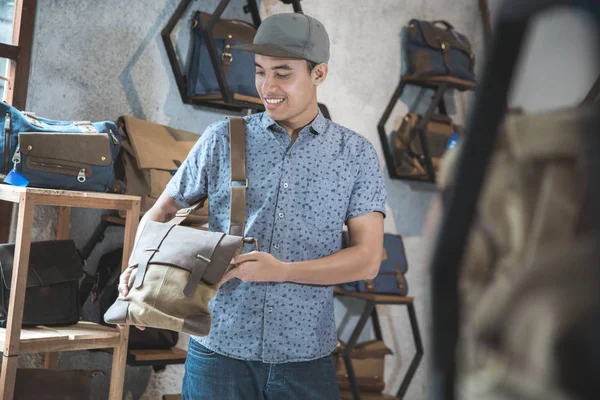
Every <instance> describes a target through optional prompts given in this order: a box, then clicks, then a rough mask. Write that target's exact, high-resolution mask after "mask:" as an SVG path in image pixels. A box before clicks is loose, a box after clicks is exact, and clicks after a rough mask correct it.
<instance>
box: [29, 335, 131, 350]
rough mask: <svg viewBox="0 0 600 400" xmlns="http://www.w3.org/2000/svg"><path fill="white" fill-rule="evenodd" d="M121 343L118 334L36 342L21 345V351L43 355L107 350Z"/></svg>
mask: <svg viewBox="0 0 600 400" xmlns="http://www.w3.org/2000/svg"><path fill="white" fill-rule="evenodd" d="M119 343H120V337H119V335H118V333H115V334H113V336H112V337H107V338H103V339H99V338H93V337H89V338H79V339H76V340H69V339H68V338H57V339H51V338H49V339H44V340H39V339H38V340H34V341H31V342H28V343H21V347H20V349H19V351H20V353H21V354H31V353H41V352H59V351H74V350H89V349H106V348H114V347H115V346H117V345H118V344H119Z"/></svg>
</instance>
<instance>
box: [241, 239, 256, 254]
mask: <svg viewBox="0 0 600 400" xmlns="http://www.w3.org/2000/svg"><path fill="white" fill-rule="evenodd" d="M243 242H244V244H253V245H255V246H256V251H260V248H259V246H258V239H257V238H253V237H247V238H244V239H243Z"/></svg>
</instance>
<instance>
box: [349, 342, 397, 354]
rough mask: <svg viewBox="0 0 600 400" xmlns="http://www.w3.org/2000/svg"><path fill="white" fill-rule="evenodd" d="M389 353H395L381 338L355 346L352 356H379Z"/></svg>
mask: <svg viewBox="0 0 600 400" xmlns="http://www.w3.org/2000/svg"><path fill="white" fill-rule="evenodd" d="M388 354H393V353H392V351H391V350H390V349H389V348H388V347H387V346H386V345H385V343H383V342H382V341H381V340H369V341H367V342H362V343H359V344H357V345H356V346H354V348H353V349H352V353H351V355H350V356H351V357H352V358H378V357H383V356H385V355H388Z"/></svg>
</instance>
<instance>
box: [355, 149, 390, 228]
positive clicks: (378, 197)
mask: <svg viewBox="0 0 600 400" xmlns="http://www.w3.org/2000/svg"><path fill="white" fill-rule="evenodd" d="M361 147H362V149H361V151H360V152H359V156H358V157H357V160H356V161H357V168H358V175H357V177H356V181H355V182H354V186H353V188H352V193H351V194H350V202H349V203H348V210H347V211H346V221H347V220H348V219H350V218H355V217H360V216H361V215H365V214H367V213H370V212H373V211H378V212H380V213H382V214H383V216H384V218H385V216H386V213H385V202H386V197H387V191H386V188H385V182H384V180H383V174H382V172H381V166H380V165H379V158H378V157H377V153H376V151H375V148H374V147H373V145H372V144H371V143H370V142H369V141H368V140H366V139H364V140H363V143H362V146H361Z"/></svg>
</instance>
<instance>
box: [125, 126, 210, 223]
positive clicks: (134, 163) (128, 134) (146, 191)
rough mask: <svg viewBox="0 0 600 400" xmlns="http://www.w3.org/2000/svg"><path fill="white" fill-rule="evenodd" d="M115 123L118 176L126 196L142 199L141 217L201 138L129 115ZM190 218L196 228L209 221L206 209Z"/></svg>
mask: <svg viewBox="0 0 600 400" xmlns="http://www.w3.org/2000/svg"><path fill="white" fill-rule="evenodd" d="M117 124H118V126H119V130H120V133H121V137H122V139H123V141H122V151H121V154H120V156H119V159H118V161H117V166H116V171H117V177H118V178H119V179H121V180H123V181H124V182H125V194H130V195H134V196H140V197H141V202H140V214H144V213H145V212H146V211H148V210H149V209H150V207H152V206H153V205H154V203H155V202H156V200H157V199H158V197H159V196H160V194H161V193H162V192H163V191H164V190H165V187H166V186H167V183H169V181H170V180H171V178H172V177H173V174H174V173H175V171H176V170H177V168H178V167H179V165H181V163H182V162H183V160H185V158H186V157H187V155H188V153H189V152H190V150H191V149H192V147H194V144H196V142H197V141H198V138H199V137H200V136H199V135H196V134H194V133H192V132H187V131H184V130H181V129H175V128H172V127H169V126H165V125H160V124H155V123H153V122H150V121H145V120H142V119H139V118H135V117H132V116H121V117H119V119H118V121H117ZM193 215H194V217H196V218H195V219H196V221H195V222H196V224H198V225H201V224H203V223H207V222H208V210H207V208H202V209H200V210H198V211H196V212H195V213H194V214H193Z"/></svg>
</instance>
